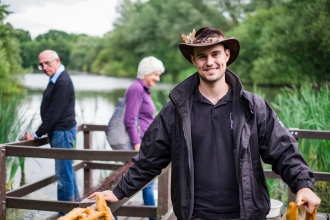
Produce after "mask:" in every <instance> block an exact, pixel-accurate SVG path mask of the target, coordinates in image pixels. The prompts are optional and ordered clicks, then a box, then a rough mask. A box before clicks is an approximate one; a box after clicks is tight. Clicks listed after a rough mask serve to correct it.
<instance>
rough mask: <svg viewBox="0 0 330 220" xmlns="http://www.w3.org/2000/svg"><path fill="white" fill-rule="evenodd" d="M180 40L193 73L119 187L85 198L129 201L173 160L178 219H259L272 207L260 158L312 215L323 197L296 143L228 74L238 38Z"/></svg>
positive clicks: (216, 33)
mask: <svg viewBox="0 0 330 220" xmlns="http://www.w3.org/2000/svg"><path fill="white" fill-rule="evenodd" d="M182 36H183V39H184V41H185V43H180V44H179V48H180V51H181V53H182V54H183V56H184V57H185V58H186V59H187V60H188V61H189V62H191V63H192V64H193V65H194V66H195V67H196V69H197V73H195V74H193V75H192V76H190V77H189V78H187V79H186V80H184V81H183V82H181V83H180V84H179V85H177V86H176V87H175V88H174V89H173V90H172V91H171V92H170V94H169V96H170V99H171V101H170V102H169V103H167V105H166V106H165V107H164V108H163V110H162V111H161V112H160V113H159V115H158V116H157V117H156V118H155V120H154V121H153V123H152V124H151V125H150V127H149V129H148V130H147V132H146V133H145V135H144V137H143V140H142V144H141V149H140V153H139V155H137V156H136V157H134V158H133V161H134V162H135V164H134V165H133V166H132V167H131V168H130V169H129V171H128V173H127V174H126V175H124V176H123V178H122V180H121V181H120V183H119V184H118V185H117V186H116V187H115V188H114V189H113V191H104V192H96V193H93V194H92V195H90V196H89V198H92V197H94V196H95V195H96V194H99V193H102V194H103V195H105V198H106V200H108V201H111V202H115V201H118V199H122V198H124V197H129V196H131V195H132V194H134V193H135V192H137V191H138V190H140V189H141V188H142V187H143V186H144V185H145V184H146V183H148V182H149V181H150V180H151V179H152V178H153V177H154V176H156V175H158V174H160V172H161V169H163V168H165V167H166V166H167V165H168V164H169V163H170V162H171V163H172V177H171V178H172V184H171V190H172V194H171V196H172V203H173V209H174V212H175V215H176V217H177V218H178V219H182V220H189V219H195V220H198V219H245V220H259V219H260V220H264V219H266V215H267V214H268V212H269V209H270V202H269V194H268V190H267V185H266V180H265V176H264V173H263V168H262V163H261V160H260V158H261V159H262V160H263V161H264V162H265V163H268V164H272V169H273V171H274V172H275V173H277V174H280V175H281V177H282V179H283V180H284V181H285V182H286V183H287V184H288V186H289V187H290V189H291V190H292V192H293V193H295V194H296V202H297V204H298V205H300V203H301V201H302V200H304V201H305V202H307V203H308V204H307V205H306V206H305V208H306V210H307V211H308V212H310V213H311V212H312V211H313V210H314V209H315V207H316V206H317V205H319V204H320V199H319V198H318V197H317V196H316V195H315V193H314V192H313V191H312V189H313V182H314V175H313V173H312V172H311V170H310V168H309V167H308V165H307V163H306V162H305V160H304V159H303V157H302V156H301V154H300V153H299V151H298V146H297V141H296V140H295V138H294V137H293V136H292V135H291V134H290V132H289V131H288V130H287V129H286V128H285V127H284V126H283V124H282V123H281V122H280V121H279V119H278V118H277V116H276V114H275V112H274V111H273V110H272V109H271V107H270V106H269V104H268V103H267V102H266V101H265V100H264V99H262V98H260V97H259V96H257V95H255V94H252V93H250V92H247V91H245V90H243V87H242V85H241V82H240V80H239V78H238V77H237V76H236V75H235V74H234V73H233V72H232V71H230V70H228V69H227V66H228V65H230V64H231V63H233V62H234V61H235V59H236V58H237V56H238V54H239V50H240V44H239V41H238V40H237V39H235V38H225V37H224V34H223V32H222V31H221V30H219V29H215V28H211V27H204V28H201V29H199V30H198V31H197V32H195V31H193V32H192V33H191V34H190V35H188V36H186V35H182Z"/></svg>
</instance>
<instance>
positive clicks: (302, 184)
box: [293, 180, 314, 194]
mask: <svg viewBox="0 0 330 220" xmlns="http://www.w3.org/2000/svg"><path fill="white" fill-rule="evenodd" d="M302 188H310V189H311V190H312V191H314V184H313V182H311V181H309V180H301V181H299V182H298V183H297V185H296V188H295V191H293V193H294V194H296V193H297V192H298V191H299V190H300V189H302Z"/></svg>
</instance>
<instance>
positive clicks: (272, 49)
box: [230, 0, 330, 85]
mask: <svg viewBox="0 0 330 220" xmlns="http://www.w3.org/2000/svg"><path fill="white" fill-rule="evenodd" d="M329 19H330V3H329V2H328V1H326V0H316V1H295V0H292V1H288V2H287V3H286V4H283V6H279V7H273V8H271V9H269V10H259V11H257V12H256V13H255V14H254V15H251V16H249V17H247V19H246V20H245V21H244V22H242V24H240V25H239V26H238V27H237V28H235V29H234V30H232V31H231V32H230V33H231V34H232V35H233V34H234V33H235V36H236V37H237V38H238V39H239V40H240V42H241V48H242V49H241V54H240V56H239V58H238V60H237V61H236V62H235V63H234V65H233V67H232V69H233V70H234V71H235V72H236V73H237V74H238V75H239V76H240V77H241V79H242V81H243V82H248V83H255V84H267V85H291V84H301V83H303V82H306V81H309V82H324V81H329V80H330V74H329V73H330V67H329V65H328V64H327V62H328V60H329V59H330V53H329V52H330V47H329V43H328V41H327V37H329V36H330V28H329V27H328V26H327V22H326V21H328V20H329Z"/></svg>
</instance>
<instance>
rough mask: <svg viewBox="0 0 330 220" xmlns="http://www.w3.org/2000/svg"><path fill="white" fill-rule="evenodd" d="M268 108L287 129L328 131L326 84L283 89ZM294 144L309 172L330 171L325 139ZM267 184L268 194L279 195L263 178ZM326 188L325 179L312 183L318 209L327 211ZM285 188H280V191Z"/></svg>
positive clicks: (328, 193) (329, 105)
mask: <svg viewBox="0 0 330 220" xmlns="http://www.w3.org/2000/svg"><path fill="white" fill-rule="evenodd" d="M272 107H273V108H274V110H275V111H276V113H277V114H278V117H279V118H280V120H281V121H282V122H283V123H284V124H285V126H286V127H287V128H299V129H310V130H328V131H330V91H329V87H328V86H327V85H324V86H322V87H321V88H313V87H312V86H310V85H307V84H305V85H303V86H301V87H300V88H296V87H294V88H283V89H282V92H281V93H280V94H279V95H278V96H277V97H276V98H275V102H274V103H272ZM298 143H299V145H298V147H299V150H300V152H301V153H302V155H303V157H304V158H305V160H306V161H307V163H308V164H309V166H310V167H311V169H312V170H313V171H319V172H330V141H329V140H327V141H326V140H314V139H300V140H299V142H298ZM267 183H268V184H269V189H270V191H271V195H272V196H274V197H279V196H280V197H283V196H281V195H280V194H281V193H276V191H281V190H279V188H278V187H274V181H272V180H267ZM329 187H330V184H329V183H327V182H317V183H316V185H315V191H316V192H317V194H318V195H319V196H320V197H321V199H322V204H321V206H320V207H319V211H323V212H330V207H329V204H330V190H329ZM285 188H286V187H282V190H283V193H285V191H284V190H285ZM272 189H274V190H272ZM279 199H283V198H279ZM282 201H283V200H282Z"/></svg>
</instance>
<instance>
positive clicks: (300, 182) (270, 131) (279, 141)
mask: <svg viewBox="0 0 330 220" xmlns="http://www.w3.org/2000/svg"><path fill="white" fill-rule="evenodd" d="M259 104H260V102H259ZM262 105H263V106H261V107H260V105H259V109H257V110H256V112H259V114H258V116H257V117H258V120H257V121H258V129H259V131H258V132H259V143H260V152H261V158H262V160H263V161H264V162H265V163H268V164H271V165H272V170H273V172H274V173H276V174H279V175H280V176H281V178H282V180H283V181H284V182H285V183H286V184H287V185H288V186H289V187H290V189H291V191H292V192H293V193H297V191H298V190H300V189H301V188H310V189H312V190H313V188H314V180H315V178H314V174H313V172H312V171H311V170H310V168H309V166H308V164H307V162H306V161H305V159H304V158H303V156H302V155H301V153H300V152H299V150H298V143H297V140H296V139H295V138H294V137H293V136H292V134H291V133H290V132H289V130H288V129H287V128H286V127H285V126H284V125H283V123H282V122H281V121H280V120H279V118H278V117H277V115H276V113H275V112H274V111H273V109H272V108H271V107H270V105H269V104H268V103H267V102H266V101H265V100H263V101H262Z"/></svg>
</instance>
